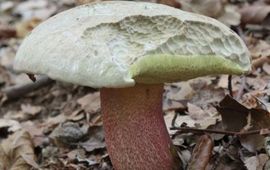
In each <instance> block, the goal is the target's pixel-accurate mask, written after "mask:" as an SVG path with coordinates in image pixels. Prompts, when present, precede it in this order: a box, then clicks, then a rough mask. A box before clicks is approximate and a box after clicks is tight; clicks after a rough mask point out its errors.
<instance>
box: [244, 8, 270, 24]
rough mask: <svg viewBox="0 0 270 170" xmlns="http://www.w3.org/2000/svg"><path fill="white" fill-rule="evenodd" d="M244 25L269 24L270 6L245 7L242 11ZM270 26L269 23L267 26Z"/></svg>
mask: <svg viewBox="0 0 270 170" xmlns="http://www.w3.org/2000/svg"><path fill="white" fill-rule="evenodd" d="M240 13H241V16H242V17H241V23H242V24H263V23H265V24H267V23H266V21H267V20H268V19H269V17H270V15H269V14H270V6H268V5H245V6H244V7H243V8H241V9H240ZM267 25H269V23H268V24H267Z"/></svg>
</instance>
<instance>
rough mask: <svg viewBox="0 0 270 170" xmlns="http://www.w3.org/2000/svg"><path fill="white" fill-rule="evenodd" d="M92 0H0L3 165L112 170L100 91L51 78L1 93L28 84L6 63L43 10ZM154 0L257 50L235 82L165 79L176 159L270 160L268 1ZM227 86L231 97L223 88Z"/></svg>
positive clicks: (209, 164) (229, 163)
mask: <svg viewBox="0 0 270 170" xmlns="http://www.w3.org/2000/svg"><path fill="white" fill-rule="evenodd" d="M94 1H95V0H76V1H75V0H65V1H48V0H38V1H33V0H27V1H22V0H17V1H9V0H7V1H3V2H1V5H0V15H1V17H0V46H1V48H0V101H2V102H0V106H1V107H0V132H1V133H0V150H1V151H2V152H0V154H2V156H1V157H0V169H5V168H10V169H12V168H14V169H16V168H17V169H30V168H31V167H32V168H34V169H35V168H36V169H38V168H40V169H61V168H64V169H89V168H90V169H112V166H111V163H110V159H109V157H108V154H107V151H106V145H105V141H104V134H103V129H102V118H101V114H100V101H99V92H97V90H95V89H92V88H89V87H78V86H75V85H70V84H66V83H61V82H52V83H50V84H46V85H45V86H42V87H38V88H37V89H36V90H33V91H31V92H29V93H25V94H23V95H21V96H19V97H18V98H17V99H16V100H15V99H12V100H6V99H5V92H6V89H9V88H10V87H14V86H23V85H24V84H27V83H31V81H30V80H29V79H28V77H27V76H26V75H25V74H17V73H16V72H14V70H13V69H12V63H13V60H14V56H15V54H16V51H17V49H18V46H19V45H20V43H21V42H22V39H23V37H25V36H26V35H27V34H29V32H30V31H31V30H32V29H33V28H34V27H36V26H37V25H38V24H39V23H40V22H42V21H43V20H45V19H47V18H48V17H50V16H52V15H54V14H56V13H58V12H60V11H63V10H66V9H69V8H71V7H74V6H75V5H79V4H84V3H88V2H94ZM151 2H154V3H163V4H166V5H170V6H173V7H175V8H180V9H183V10H187V11H192V12H197V13H200V14H204V15H208V16H210V17H213V18H216V19H218V20H219V21H221V22H223V23H224V24H226V25H228V26H232V27H233V28H234V29H235V30H236V31H237V30H238V31H237V32H238V33H239V34H240V36H241V37H242V38H243V39H244V40H245V41H246V43H247V46H248V48H249V50H250V52H251V55H252V59H253V66H254V67H253V71H252V72H251V73H250V74H249V75H247V76H246V77H238V76H232V81H231V85H232V88H231V89H230V88H229V87H228V84H229V83H230V81H229V79H228V75H219V76H208V77H203V78H197V79H194V80H190V81H187V82H179V83H173V84H166V86H165V93H164V100H163V110H164V113H165V115H164V118H165V122H166V125H167V128H168V130H169V133H170V135H171V137H172V140H173V143H174V144H175V146H176V147H177V148H178V150H179V155H180V157H181V159H182V161H183V162H184V164H183V167H182V168H184V169H188V168H189V169H194V168H195V169H207V170H208V169H209V170H210V169H217V170H219V169H220V170H221V169H248V170H253V169H267V168H268V169H269V167H270V161H269V156H270V155H269V153H270V151H269V150H270V149H269V148H270V142H269V141H270V140H269V137H268V136H269V131H270V130H269V127H270V126H269V122H270V119H269V109H270V107H269V106H270V102H269V101H270V98H269V96H270V90H269V88H270V86H269V81H270V77H269V75H270V66H269V64H270V62H269V61H270V60H269V57H270V52H269V50H270V45H269V44H270V36H269V33H270V32H269V16H270V15H269V7H270V6H269V5H270V4H269V1H267V0H265V1H263V0H254V1H246V0H242V1H226V0H225V1H224V0H207V1H206V0H196V1H195V0H151ZM239 30H240V32H239ZM230 91H231V92H232V94H233V98H232V97H229V96H228V94H229V93H230ZM89 101H90V102H89ZM172 127H175V129H172ZM177 128H180V130H179V129H177ZM34 151H35V152H34ZM196 158H198V159H196ZM198 160H201V161H200V162H199V163H196V161H198ZM194 162H195V163H194Z"/></svg>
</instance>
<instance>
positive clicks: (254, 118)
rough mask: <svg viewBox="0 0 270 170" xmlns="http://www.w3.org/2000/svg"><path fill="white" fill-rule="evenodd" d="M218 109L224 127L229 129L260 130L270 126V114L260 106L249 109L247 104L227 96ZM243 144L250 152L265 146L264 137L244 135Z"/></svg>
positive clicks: (236, 130) (237, 130) (241, 139)
mask: <svg viewBox="0 0 270 170" xmlns="http://www.w3.org/2000/svg"><path fill="white" fill-rule="evenodd" d="M217 110H218V111H219V113H220V114H221V116H222V124H223V128H224V129H226V130H229V131H235V132H239V131H243V132H244V131H249V130H260V129H264V128H269V127H270V114H269V112H268V111H266V110H264V109H260V108H252V109H248V108H246V107H245V106H243V105H241V104H240V103H238V102H237V101H236V100H234V99H232V98H231V97H230V96H226V97H225V98H224V99H223V100H222V101H221V102H220V106H219V107H217ZM240 141H241V144H242V145H243V146H244V147H245V148H246V149H248V150H249V151H250V152H256V150H258V149H261V148H263V146H264V137H263V136H261V135H250V136H242V137H241V138H240Z"/></svg>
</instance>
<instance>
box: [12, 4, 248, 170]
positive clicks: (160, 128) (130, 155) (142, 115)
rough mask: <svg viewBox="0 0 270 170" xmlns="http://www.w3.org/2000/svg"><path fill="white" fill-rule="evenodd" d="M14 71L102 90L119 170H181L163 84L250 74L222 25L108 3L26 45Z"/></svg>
mask: <svg viewBox="0 0 270 170" xmlns="http://www.w3.org/2000/svg"><path fill="white" fill-rule="evenodd" d="M14 66H15V69H16V70H18V71H22V72H27V73H32V74H45V75H48V76H49V77H50V78H52V79H55V80H61V81H65V82H70V83H74V84H79V85H84V86H90V87H94V88H100V92H101V112H102V114H103V126H104V129H105V140H106V145H107V149H108V153H109V156H110V158H111V161H112V164H113V166H114V168H115V169H117V170H127V169H132V170H144V169H147V170H150V169H153V170H156V169H165V170H170V169H179V163H180V161H179V159H178V156H177V153H176V151H175V149H174V147H173V145H172V142H171V140H170V136H169V134H168V132H167V129H166V126H165V123H164V119H163V112H162V93H163V84H164V82H167V83H169V82H175V81H185V80H189V79H192V78H196V77H200V76H205V75H216V74H243V73H246V72H248V71H249V70H250V57H249V52H248V50H247V48H246V46H245V44H244V43H243V41H242V40H241V39H240V38H239V37H238V36H237V35H236V34H235V33H234V32H233V31H231V30H230V29H229V28H228V27H226V26H225V25H223V24H222V23H220V22H218V21H216V20H214V19H211V18H208V17H205V16H201V15H197V14H192V13H188V12H184V11H181V10H179V9H175V8H172V7H168V6H165V5H161V4H154V3H146V2H125V1H111V2H110V1H106V2H100V3H94V4H88V5H83V6H79V7H76V8H73V9H70V10H67V11H64V12H62V13H59V14H57V15H55V16H53V17H51V18H50V19H48V20H47V21H45V22H43V23H41V24H40V25H39V26H38V27H36V28H35V29H34V30H33V31H32V33H31V34H30V35H29V36H28V37H27V38H26V39H25V40H24V41H23V43H22V45H21V46H20V48H19V50H18V52H17V55H16V59H15V64H14Z"/></svg>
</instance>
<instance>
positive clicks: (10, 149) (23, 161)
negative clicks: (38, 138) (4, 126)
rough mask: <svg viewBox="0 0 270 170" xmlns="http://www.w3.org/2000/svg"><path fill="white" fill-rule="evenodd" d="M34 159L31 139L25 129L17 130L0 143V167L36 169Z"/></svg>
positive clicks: (13, 169) (21, 169) (20, 169)
mask: <svg viewBox="0 0 270 170" xmlns="http://www.w3.org/2000/svg"><path fill="white" fill-rule="evenodd" d="M35 159H36V158H35V154H34V148H33V143H32V139H31V137H30V134H29V133H28V132H26V131H17V132H16V133H14V134H13V135H11V136H9V137H8V138H7V139H5V140H3V141H2V143H1V144H0V169H3V170H4V169H8V170H29V169H31V167H34V168H37V169H38V168H39V166H38V165H37V163H36V162H35Z"/></svg>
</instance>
